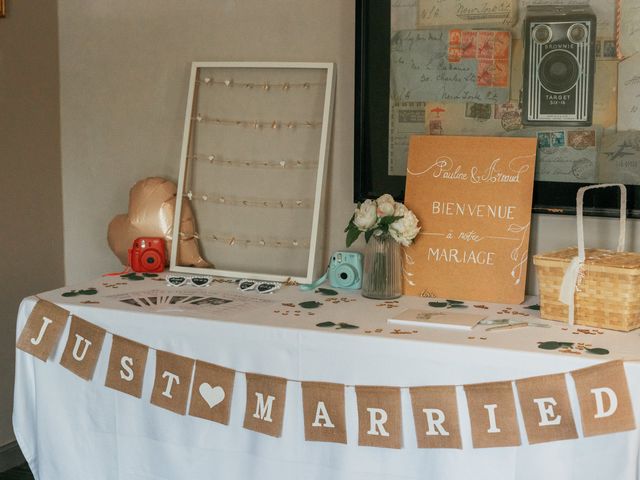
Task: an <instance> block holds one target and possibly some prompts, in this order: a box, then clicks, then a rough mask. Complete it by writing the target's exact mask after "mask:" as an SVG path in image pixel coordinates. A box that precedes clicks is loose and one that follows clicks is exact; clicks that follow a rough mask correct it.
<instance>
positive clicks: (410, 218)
mask: <svg viewBox="0 0 640 480" xmlns="http://www.w3.org/2000/svg"><path fill="white" fill-rule="evenodd" d="M419 231H420V227H418V218H417V217H416V216H415V214H414V213H413V212H412V211H411V210H409V209H407V208H406V207H405V208H404V213H403V217H402V218H400V219H398V220H396V221H395V222H393V223H392V224H391V225H389V233H390V234H391V236H392V237H393V239H394V240H395V241H396V242H398V243H400V244H401V245H404V246H405V247H408V246H409V245H411V242H412V241H413V239H414V238H416V235H418V232H419Z"/></svg>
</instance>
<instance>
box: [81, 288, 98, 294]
mask: <svg viewBox="0 0 640 480" xmlns="http://www.w3.org/2000/svg"><path fill="white" fill-rule="evenodd" d="M78 293H79V294H80V295H95V294H96V293H98V290H96V289H95V288H87V289H86V290H80V291H79V292H78Z"/></svg>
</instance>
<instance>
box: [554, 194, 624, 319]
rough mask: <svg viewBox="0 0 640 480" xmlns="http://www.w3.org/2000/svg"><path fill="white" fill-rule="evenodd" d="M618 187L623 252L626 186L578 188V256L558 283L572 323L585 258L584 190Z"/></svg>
mask: <svg viewBox="0 0 640 480" xmlns="http://www.w3.org/2000/svg"><path fill="white" fill-rule="evenodd" d="M607 187H618V188H620V231H619V233H618V248H617V251H618V252H624V245H625V239H626V235H625V229H626V224H627V187H625V186H624V185H622V184H621V183H603V184H600V185H589V186H586V187H581V188H580V189H578V195H577V198H576V217H577V224H578V256H577V257H573V259H572V260H571V262H570V263H569V266H568V267H567V269H566V270H565V272H564V277H563V278H562V284H561V285H560V296H559V300H560V301H561V302H562V303H564V304H565V305H567V306H568V307H569V315H568V319H567V320H568V322H569V325H573V324H574V321H575V293H576V285H577V282H578V277H579V274H580V269H581V268H582V264H583V263H584V260H585V253H584V225H583V218H582V217H583V214H582V209H583V205H584V192H586V191H587V190H593V189H595V188H607Z"/></svg>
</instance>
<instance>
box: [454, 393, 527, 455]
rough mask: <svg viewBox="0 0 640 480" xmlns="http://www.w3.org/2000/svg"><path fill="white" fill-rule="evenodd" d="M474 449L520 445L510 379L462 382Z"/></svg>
mask: <svg viewBox="0 0 640 480" xmlns="http://www.w3.org/2000/svg"><path fill="white" fill-rule="evenodd" d="M464 391H465V393H466V395H467V405H468V406H469V417H470V418H471V438H472V441H473V446H474V448H488V447H515V446H517V445H520V429H519V428H518V420H517V417H516V402H515V400H514V398H513V390H512V387H511V382H493V383H478V384H475V385H465V386H464Z"/></svg>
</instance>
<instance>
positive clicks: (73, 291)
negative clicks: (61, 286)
mask: <svg viewBox="0 0 640 480" xmlns="http://www.w3.org/2000/svg"><path fill="white" fill-rule="evenodd" d="M78 295H80V294H79V293H78V292H76V291H75V290H71V291H70V292H64V293H63V294H62V296H63V297H77V296H78Z"/></svg>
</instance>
